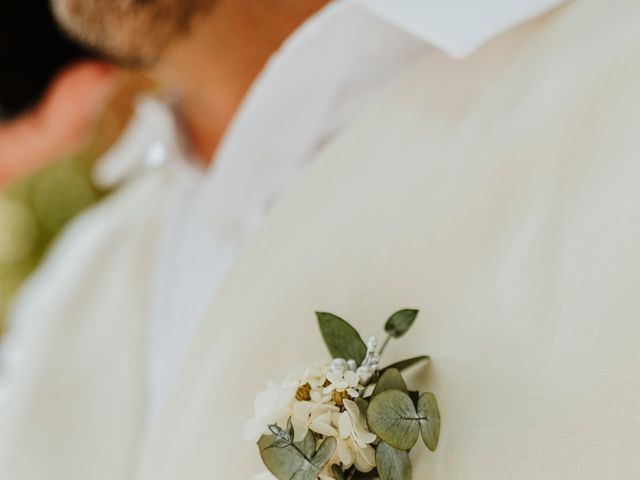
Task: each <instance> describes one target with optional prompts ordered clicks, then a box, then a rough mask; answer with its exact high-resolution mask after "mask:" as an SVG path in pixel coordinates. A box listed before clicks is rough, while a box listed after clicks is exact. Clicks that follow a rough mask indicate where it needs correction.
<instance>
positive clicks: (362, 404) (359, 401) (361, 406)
mask: <svg viewBox="0 0 640 480" xmlns="http://www.w3.org/2000/svg"><path fill="white" fill-rule="evenodd" d="M353 401H354V402H355V404H356V405H357V406H358V410H360V415H362V418H367V409H368V408H369V402H368V401H366V400H365V399H364V398H362V397H356V398H354V399H353Z"/></svg>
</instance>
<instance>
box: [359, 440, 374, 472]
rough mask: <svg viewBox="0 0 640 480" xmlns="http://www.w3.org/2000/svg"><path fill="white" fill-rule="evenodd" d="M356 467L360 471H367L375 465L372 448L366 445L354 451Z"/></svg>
mask: <svg viewBox="0 0 640 480" xmlns="http://www.w3.org/2000/svg"><path fill="white" fill-rule="evenodd" d="M355 464H356V468H357V469H358V470H360V471H361V472H365V473H366V472H369V471H371V470H373V467H375V466H376V454H375V451H374V450H373V448H371V447H370V446H369V445H367V447H366V448H363V449H360V450H357V451H356V459H355Z"/></svg>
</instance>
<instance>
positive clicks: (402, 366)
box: [380, 355, 430, 375]
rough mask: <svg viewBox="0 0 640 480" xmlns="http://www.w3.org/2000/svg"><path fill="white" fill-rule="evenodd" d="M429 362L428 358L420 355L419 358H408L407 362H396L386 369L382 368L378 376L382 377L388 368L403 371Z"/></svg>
mask: <svg viewBox="0 0 640 480" xmlns="http://www.w3.org/2000/svg"><path fill="white" fill-rule="evenodd" d="M429 360H430V357H427V356H426V355H422V356H420V357H414V358H408V359H407V360H402V361H401V362H396V363H394V364H392V365H389V366H388V367H384V368H383V369H382V370H380V374H381V375H382V374H383V373H384V372H385V371H387V370H389V369H390V368H395V369H396V370H400V371H403V370H406V369H407V368H409V367H413V366H414V365H415V364H417V363H420V362H428V361H429Z"/></svg>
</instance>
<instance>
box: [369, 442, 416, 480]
mask: <svg viewBox="0 0 640 480" xmlns="http://www.w3.org/2000/svg"><path fill="white" fill-rule="evenodd" d="M376 466H377V468H378V475H380V480H411V460H410V459H409V454H408V453H407V452H405V451H404V450H398V449H396V448H393V447H392V446H391V445H387V444H386V443H384V442H380V444H379V445H378V447H377V448H376Z"/></svg>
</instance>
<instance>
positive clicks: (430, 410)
mask: <svg viewBox="0 0 640 480" xmlns="http://www.w3.org/2000/svg"><path fill="white" fill-rule="evenodd" d="M417 412H418V416H419V417H420V433H421V434H422V440H423V441H424V444H425V445H426V446H427V448H428V449H429V450H431V451H432V452H433V451H435V449H436V448H438V441H439V440H440V410H439V409H438V402H437V400H436V397H435V395H434V394H433V393H423V394H422V395H420V398H419V399H418V408H417Z"/></svg>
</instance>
